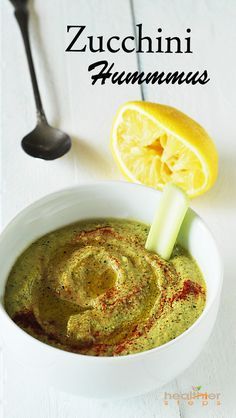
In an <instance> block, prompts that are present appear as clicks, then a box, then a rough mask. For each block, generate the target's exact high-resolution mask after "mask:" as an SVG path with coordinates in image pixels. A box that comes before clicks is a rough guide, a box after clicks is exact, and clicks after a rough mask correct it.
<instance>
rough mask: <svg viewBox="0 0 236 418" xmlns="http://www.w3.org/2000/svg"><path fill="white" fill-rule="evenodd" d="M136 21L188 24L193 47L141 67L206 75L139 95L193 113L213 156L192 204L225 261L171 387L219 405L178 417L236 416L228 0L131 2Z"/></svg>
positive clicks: (145, 58)
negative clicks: (212, 178) (213, 167)
mask: <svg viewBox="0 0 236 418" xmlns="http://www.w3.org/2000/svg"><path fill="white" fill-rule="evenodd" d="M134 10H135V18H136V22H138V23H139V22H143V26H144V28H145V30H146V32H147V33H148V34H150V35H154V34H155V33H156V29H157V27H161V28H163V34H164V33H165V36H175V35H179V36H180V35H181V34H182V33H183V30H184V29H185V28H187V27H189V28H191V29H192V41H193V49H194V53H193V54H191V55H189V56H188V54H185V55H184V54H182V55H181V54H179V55H178V54H172V55H170V54H142V56H141V57H140V60H141V68H142V70H143V71H145V72H148V71H155V70H164V71H174V70H178V69H180V70H184V71H191V70H194V69H195V70H197V69H199V70H200V69H205V68H206V69H207V70H208V71H209V75H210V77H211V81H210V82H209V83H208V84H207V85H205V86H198V85H196V86H185V85H181V86H176V85H174V86H173V85H165V84H163V85H161V86H158V85H153V86H150V85H148V86H146V87H144V95H145V99H146V100H150V101H157V102H161V103H167V104H170V105H172V106H176V107H178V108H180V109H182V110H183V111H185V112H187V113H188V114H190V116H192V117H194V118H196V119H197V120H198V121H199V122H200V123H202V124H203V126H205V127H206V129H207V130H208V131H209V133H210V134H211V135H212V137H213V138H214V140H215V142H216V145H217V147H218V150H219V154H220V173H219V179H218V181H217V184H216V186H215V187H214V188H213V189H212V190H211V191H210V192H208V193H207V194H206V195H205V196H202V197H200V198H198V199H197V200H195V201H193V202H192V206H193V207H194V208H195V209H196V210H197V211H198V212H199V213H200V214H201V215H202V216H203V218H204V219H205V220H206V222H207V223H208V224H209V226H210V227H211V229H212V231H213V233H214V235H215V237H216V240H217V242H218V244H219V247H220V250H221V253H222V257H223V260H224V264H225V283H224V288H223V295H222V303H221V309H220V313H219V316H218V320H217V326H216V327H215V330H214V333H213V336H212V338H211V339H210V341H209V343H208V345H207V347H206V348H205V349H204V351H203V353H202V354H201V356H200V357H199V359H198V360H197V361H196V362H195V363H194V365H193V366H192V367H190V368H189V369H188V370H187V371H186V372H185V373H184V374H183V375H182V376H181V377H179V378H178V380H177V381H178V388H179V391H182V392H188V391H189V390H191V387H192V386H195V385H202V387H203V390H205V391H208V392H221V398H222V404H221V406H219V407H217V406H216V405H215V404H214V403H211V404H210V403H209V405H208V406H205V407H201V406H198V405H197V404H196V405H194V406H192V407H191V406H188V405H186V403H183V404H181V408H180V411H181V414H182V415H183V416H184V417H192V416H194V417H198V416H199V417H200V416H202V415H203V414H204V417H209V418H210V417H212V416H214V418H218V417H229V418H231V417H234V416H236V409H235V402H234V395H233V388H234V387H235V384H236V378H235V376H236V361H235V360H236V358H235V357H236V350H235V339H236V337H235V332H234V330H235V326H236V315H235V303H234V299H235V296H234V295H235V293H236V283H235V277H234V276H235V275H234V244H233V240H234V237H235V234H236V221H235V210H236V197H235V193H234V192H233V190H235V189H236V167H235V154H236V143H235V140H234V136H235V135H234V131H235V128H234V119H235V110H236V109H235V100H234V97H235V86H234V87H233V86H232V80H233V78H234V68H235V64H236V62H235V56H234V55H233V54H232V52H231V51H232V50H233V48H234V45H235V41H236V34H235V30H234V22H235V18H236V7H235V2H233V1H227V2H224V4H222V2H220V1H212V0H208V1H204V0H200V1H198V2H194V1H190V2H189V1H186V0H183V1H181V3H180V2H177V1H173V2H166V1H164V0H158V1H157V2H154V1H151V0H147V1H146V2H145V4H144V2H142V1H141V0H134Z"/></svg>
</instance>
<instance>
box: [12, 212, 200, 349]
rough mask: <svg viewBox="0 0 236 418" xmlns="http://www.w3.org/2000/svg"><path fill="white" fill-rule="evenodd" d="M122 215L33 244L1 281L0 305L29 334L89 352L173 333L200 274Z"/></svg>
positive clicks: (189, 316) (148, 343) (186, 258)
mask: <svg viewBox="0 0 236 418" xmlns="http://www.w3.org/2000/svg"><path fill="white" fill-rule="evenodd" d="M148 229H149V227H148V226H147V225H144V224H142V223H138V222H135V221H129V220H115V219H109V220H94V221H87V222H80V223H77V224H74V225H70V226H67V227H65V228H63V229H61V230H57V231H54V232H52V233H49V234H47V235H46V236H44V237H42V238H40V239H39V240H38V241H36V242H35V243H33V244H32V245H31V246H30V247H29V248H28V249H27V250H26V251H25V252H24V253H23V254H22V255H21V256H20V258H19V259H18V260H17V262H16V264H15V265H14V266H13V269H12V271H11V273H10V276H9V278H8V282H7V286H6V293H5V306H6V309H7V311H8V313H9V315H10V316H11V317H12V318H13V320H14V321H15V322H16V323H17V324H18V325H19V326H20V327H22V328H23V329H24V330H25V331H26V332H28V333H29V334H31V335H33V336H34V337H36V338H38V339H40V340H42V341H44V342H46V343H48V344H51V345H54V346H57V347H59V348H62V349H65V350H68V351H74V352H78V353H82V354H89V355H103V356H104V355H105V356H112V355H124V354H129V353H135V352H139V351H144V350H147V349H150V348H153V347H156V346H159V345H161V344H164V343H165V342H167V341H170V340H171V339H173V338H175V337H176V336H177V335H179V334H181V333H182V332H183V331H185V330H186V329H187V328H188V327H189V326H191V325H192V323H193V322H194V321H195V320H196V319H197V318H198V316H199V315H200V314H201V312H202V310H203V308H204V305H205V299H206V290H205V284H204V280H203V278H202V275H201V273H200V271H199V269H198V267H197V265H196V263H195V261H194V260H193V259H192V258H191V256H190V255H189V254H188V253H187V252H186V251H184V250H183V249H182V248H180V247H179V246H177V247H176V248H175V250H174V254H173V256H172V259H171V260H170V261H169V262H166V261H164V260H163V259H161V258H160V257H159V256H158V255H156V254H153V253H150V252H148V251H147V250H146V249H145V248H144V243H145V241H146V237H147V234H148Z"/></svg>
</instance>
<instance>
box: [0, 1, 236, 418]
mask: <svg viewBox="0 0 236 418" xmlns="http://www.w3.org/2000/svg"><path fill="white" fill-rule="evenodd" d="M133 3H134V14H135V20H136V23H143V25H144V29H145V30H146V32H147V34H152V33H153V34H154V33H155V29H156V28H157V27H162V28H163V33H164V34H166V36H169V35H170V36H171V35H177V34H178V33H180V34H181V33H184V30H185V28H186V27H190V28H191V29H192V42H193V49H194V54H191V56H188V55H183V54H182V55H181V54H180V55H178V54H175V55H174V54H173V55H171V56H170V55H169V54H166V55H164V54H162V55H160V54H142V55H141V56H140V65H141V68H142V69H143V70H144V71H147V72H148V71H155V70H156V69H157V70H158V69H163V70H168V69H172V70H174V69H176V70H177V69H183V70H187V69H188V71H190V70H194V69H205V68H206V69H207V70H208V71H209V74H210V77H211V81H210V82H209V83H208V84H207V85H206V86H188V87H186V86H184V85H182V86H166V85H162V86H157V85H153V86H146V87H145V88H143V92H144V97H145V99H146V100H154V101H159V102H162V103H168V104H171V105H174V106H176V107H179V108H180V109H182V110H183V111H186V112H188V113H189V114H190V115H191V116H193V117H194V118H196V119H197V120H198V121H199V122H200V123H202V124H203V125H204V126H205V127H206V129H207V130H208V131H209V133H210V134H211V135H212V137H213V138H214V139H215V142H216V144H217V147H218V149H219V153H220V156H221V161H220V173H219V179H218V182H217V184H216V186H215V187H214V189H213V190H212V191H210V192H209V193H207V194H206V196H203V197H201V198H199V199H197V200H196V201H194V202H193V203H192V206H193V207H194V208H195V209H196V210H197V211H198V213H200V214H201V215H202V216H203V217H204V219H205V220H206V221H207V222H208V224H209V225H210V227H211V229H212V231H213V233H214V235H215V237H216V239H217V241H218V244H219V247H220V249H221V251H222V255H223V258H224V263H225V282H224V288H223V297H222V303H221V309H220V314H219V316H218V321H217V325H216V327H215V330H214V333H213V335H212V337H211V339H210V341H209V343H208V344H207V346H206V347H205V349H204V351H203V352H202V354H201V356H200V357H199V358H198V359H197V361H196V362H195V363H194V365H193V366H192V367H191V368H189V369H188V370H187V371H186V372H185V373H184V374H182V375H181V376H180V377H179V378H178V379H177V380H176V381H175V382H172V383H170V384H169V385H167V387H165V388H163V389H162V390H158V391H156V392H154V393H151V394H148V395H146V396H142V397H139V398H136V399H131V400H127V401H119V402H109V401H102V402H101V401H100V402H99V401H94V400H87V399H78V398H75V397H72V396H70V395H67V394H60V393H57V392H56V391H55V390H54V389H50V390H49V389H48V388H47V387H45V386H44V385H43V384H42V383H40V382H38V381H37V376H29V375H28V374H26V373H25V372H24V369H22V367H21V366H19V365H17V364H15V362H14V360H12V359H11V358H10V355H9V353H7V352H6V351H4V350H3V352H2V351H0V377H1V379H0V380H1V384H0V396H1V400H0V417H1V416H3V417H4V418H41V417H42V418H44V417H48V418H54V417H59V418H72V417H73V418H77V417H78V418H90V417H96V418H97V417H98V418H100V417H101V418H107V417H109V418H110V417H112V418H116V417H120V416H123V417H124V418H130V417H132V418H133V417H135V418H139V417H140V418H141V417H142V418H143V417H144V418H145V417H147V418H150V417H167V418H168V417H172V418H175V417H184V418H185V417H187V418H188V417H200V416H204V417H207V418H212V417H213V418H234V417H235V416H236V406H235V401H234V388H235V386H236V378H235V375H236V358H235V357H236V333H235V329H236V308H235V295H236V284H235V274H234V264H235V263H234V257H235V256H234V253H235V241H236V240H235V237H236V220H235V210H236V196H235V190H236V164H235V163H236V140H235V114H236V106H235V93H236V91H235V83H234V77H235V76H234V72H235V65H236V60H235V54H234V50H235V42H236V32H235V29H234V26H235V21H236V5H235V1H234V0H228V1H224V2H222V1H220V0H199V1H198V2H195V1H194V0H182V1H181V2H180V1H178V0H172V1H170V0H168V1H166V0H145V1H144V0H134V1H133ZM32 12H33V16H32V23H33V25H32V30H31V34H32V45H33V48H34V56H35V62H36V64H37V70H38V71H37V73H38V76H39V80H40V87H41V90H42V97H43V101H44V103H45V109H46V111H47V113H48V118H49V120H50V121H51V122H52V123H55V124H56V125H58V126H60V127H61V128H62V129H64V130H65V131H67V132H68V133H70V134H71V135H72V136H73V137H74V145H73V149H72V152H71V153H70V154H68V155H67V156H65V157H63V158H61V159H59V160H57V161H54V162H43V161H37V160H33V159H31V158H30V157H28V156H27V155H25V154H24V153H23V152H22V150H21V148H20V146H19V139H20V138H21V137H23V135H24V134H25V133H27V132H28V131H29V130H30V129H31V128H33V126H34V123H35V116H34V102H33V98H32V92H31V85H30V81H29V77H28V73H27V66H26V60H25V56H24V51H23V47H22V42H21V39H20V37H19V31H18V28H17V26H16V23H15V21H14V19H13V14H12V8H11V5H10V4H9V2H7V1H4V2H1V13H2V20H1V23H2V28H1V35H2V59H1V66H2V98H3V99H2V101H3V107H2V112H1V138H2V141H1V148H2V154H1V156H2V158H1V165H2V177H1V198H2V225H3V226H4V225H5V224H6V223H7V222H8V221H9V220H10V219H11V218H12V217H13V216H14V215H15V214H16V213H17V212H18V211H19V210H20V209H22V208H23V207H25V206H26V205H27V204H29V203H30V202H32V201H33V200H35V199H37V198H39V197H40V196H42V195H44V194H46V193H49V192H51V191H54V190H57V189H59V188H62V187H65V186H68V185H73V184H80V183H82V182H87V181H92V180H94V179H118V178H120V175H119V173H118V171H117V169H116V167H115V166H114V164H113V161H112V158H111V156H110V153H109V149H108V138H109V131H110V126H111V121H112V116H113V114H114V112H115V110H116V108H117V106H118V105H119V104H120V103H122V102H124V101H127V100H130V99H140V97H141V91H140V88H139V87H138V86H136V85H135V86H129V85H128V86H127V85H125V86H124V85H123V86H119V87H117V86H112V85H111V84H110V83H109V84H108V85H107V86H91V84H90V76H89V74H88V73H87V66H88V65H89V64H90V63H92V62H94V61H96V60H98V59H100V56H97V55H95V54H65V53H64V49H65V45H66V25H67V24H86V25H87V28H88V29H87V30H88V34H104V35H106V34H107V35H113V34H119V35H120V36H122V35H126V34H127V35H129V34H132V32H133V26H132V16H131V9H130V3H129V1H128V0H119V1H115V0H100V1H98V0H70V2H68V1H66V0H50V2H42V1H40V0H35V2H34V11H32ZM103 54H104V55H103V57H104V59H105V57H107V58H108V60H110V61H114V62H115V65H116V66H117V68H118V69H120V70H123V69H126V70H130V71H133V70H135V69H136V68H137V61H136V57H135V55H134V54H124V53H123V54H122V53H119V54H109V55H108V54H107V53H103ZM111 55H112V56H111ZM192 385H193V386H195V385H202V389H203V390H205V391H208V392H220V393H221V400H222V404H221V406H215V405H214V403H213V402H211V404H210V405H206V406H200V405H197V404H196V403H195V404H194V405H193V406H189V405H186V403H184V402H182V403H181V404H180V406H178V405H177V404H176V403H174V402H172V403H169V405H168V406H166V405H164V404H163V393H164V391H166V392H180V391H182V392H189V391H190V390H191V387H192ZM1 414H2V415H1Z"/></svg>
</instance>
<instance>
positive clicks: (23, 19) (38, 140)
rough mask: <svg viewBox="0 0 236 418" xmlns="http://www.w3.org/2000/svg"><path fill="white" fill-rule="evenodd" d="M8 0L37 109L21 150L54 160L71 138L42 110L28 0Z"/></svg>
mask: <svg viewBox="0 0 236 418" xmlns="http://www.w3.org/2000/svg"><path fill="white" fill-rule="evenodd" d="M10 2H11V3H12V4H13V6H14V8H15V17H16V20H17V22H18V24H19V27H20V30H21V34H22V38H23V41H24V46H25V51H26V56H27V59H28V65H29V70H30V76H31V81H32V86H33V91H34V99H35V104H36V110H37V125H36V128H35V129H34V130H33V131H32V132H30V133H29V134H28V135H26V136H25V137H24V138H23V139H22V141H21V145H22V148H23V150H24V151H25V152H26V153H27V154H29V155H31V156H32V157H35V158H42V159H43V160H54V159H56V158H59V157H61V156H62V155H64V154H65V153H66V152H68V151H69V149H70V147H71V139H70V137H69V135H67V134H65V133H64V132H62V131H60V130H59V129H55V128H53V127H52V126H50V125H49V124H48V122H47V118H46V116H45V113H44V110H43V105H42V101H41V97H40V93H39V88H38V83H37V78H36V73H35V69H34V63H33V57H32V53H31V47H30V40H29V29H28V21H29V11H28V8H27V3H28V0H10Z"/></svg>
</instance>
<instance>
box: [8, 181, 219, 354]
mask: <svg viewBox="0 0 236 418" xmlns="http://www.w3.org/2000/svg"><path fill="white" fill-rule="evenodd" d="M117 184H124V185H125V187H129V186H130V187H140V188H144V189H151V190H153V191H155V192H157V190H156V189H154V188H151V187H147V186H144V185H142V184H137V183H128V182H126V181H99V182H93V183H88V184H82V185H78V186H73V187H66V188H63V189H60V190H58V191H56V192H53V193H49V194H47V195H45V196H43V197H41V198H40V199H37V200H36V201H35V202H33V203H31V204H30V205H28V206H27V207H26V208H24V209H23V210H22V211H20V212H19V213H18V214H17V215H16V216H15V217H14V218H13V219H12V220H11V221H10V222H9V224H8V225H7V226H6V227H5V228H4V230H3V231H2V233H1V235H0V244H1V243H2V242H3V241H4V236H5V234H7V232H8V228H10V227H11V228H12V226H14V223H17V222H18V220H19V218H21V217H22V216H24V215H26V214H27V212H28V211H30V210H31V209H32V208H34V207H35V206H37V205H38V204H39V203H43V201H44V200H47V198H48V197H49V196H50V197H56V196H57V195H60V194H61V193H63V192H65V191H67V192H70V191H74V190H77V189H83V188H84V189H89V188H91V189H92V188H94V187H96V186H100V187H101V186H106V185H114V187H116V185H117ZM191 211H192V212H193V213H194V215H195V216H197V217H198V219H199V220H200V221H201V223H202V225H203V227H204V228H205V229H206V230H207V232H208V233H209V234H210V236H211V237H212V239H213V241H214V243H215V239H214V236H213V235H212V233H211V231H210V230H209V228H208V226H207V225H206V223H205V222H204V221H203V219H202V218H201V217H200V216H199V215H197V214H196V212H195V211H193V210H192V209H191ZM215 247H216V245H215ZM215 249H216V252H217V255H218V261H219V266H220V269H219V270H220V271H219V280H218V287H217V291H216V293H215V296H214V298H212V299H211V301H210V302H209V303H208V302H207V303H206V307H205V309H204V310H203V312H202V314H201V315H200V316H199V318H198V319H197V320H196V321H195V322H194V323H193V324H192V325H191V326H190V327H189V328H188V329H187V330H186V331H184V332H183V333H182V334H180V335H179V336H178V337H176V338H174V339H173V340H171V341H169V342H167V343H165V344H162V345H161V346H159V347H155V348H152V349H150V350H146V351H142V352H139V353H135V354H128V355H123V356H110V357H108V356H89V355H85V354H79V353H73V352H70V351H65V350H62V349H60V348H57V347H53V346H51V345H49V344H46V343H43V342H42V341H40V340H38V339H37V338H34V337H32V336H31V335H30V334H28V333H27V332H25V331H24V330H23V329H22V328H20V327H19V326H18V325H17V324H16V323H15V322H14V321H13V320H12V319H11V318H10V316H9V315H8V314H7V312H6V310H5V309H4V304H3V303H2V302H3V301H1V304H0V314H2V315H4V316H5V319H6V320H8V321H9V326H13V327H15V330H16V332H20V333H23V334H24V336H25V338H26V340H27V339H30V340H31V342H32V340H33V341H34V342H35V344H40V345H41V346H42V348H43V349H44V350H45V349H48V350H51V351H52V350H53V351H55V350H56V351H57V352H58V354H59V355H61V356H65V360H66V357H68V356H70V357H73V358H76V357H78V356H79V357H83V360H84V361H88V362H98V361H99V362H102V361H103V362H107V361H112V362H114V361H116V362H117V361H127V359H129V360H132V358H137V357H140V358H141V357H144V356H145V357H146V356H149V355H152V354H153V352H154V351H155V352H160V351H162V350H166V349H167V348H168V347H170V346H172V345H174V344H175V343H176V342H177V341H179V340H181V339H184V338H186V337H187V336H188V334H189V333H191V331H192V330H193V328H196V327H198V326H199V324H200V323H201V321H202V319H203V318H204V317H205V316H206V315H207V313H208V311H209V310H210V309H211V306H212V305H213V304H214V302H215V299H216V298H217V295H218V294H219V292H220V291H221V286H222V282H223V263H222V259H221V256H220V254H219V251H218V249H217V247H216V248H215Z"/></svg>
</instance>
